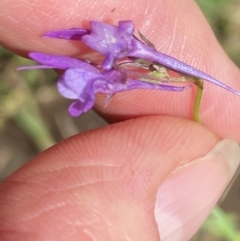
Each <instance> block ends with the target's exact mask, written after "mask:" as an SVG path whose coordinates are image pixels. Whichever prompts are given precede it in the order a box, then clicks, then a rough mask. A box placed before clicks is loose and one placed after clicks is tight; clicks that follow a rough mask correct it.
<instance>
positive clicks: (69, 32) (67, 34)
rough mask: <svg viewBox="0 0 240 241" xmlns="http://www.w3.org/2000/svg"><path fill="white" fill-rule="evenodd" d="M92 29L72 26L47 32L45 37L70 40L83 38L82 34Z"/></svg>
mask: <svg viewBox="0 0 240 241" xmlns="http://www.w3.org/2000/svg"><path fill="white" fill-rule="evenodd" d="M89 33H90V30H88V29H85V28H70V29H63V30H57V31H50V32H47V33H45V34H44V35H43V36H44V37H50V38H59V39H68V40H81V39H82V36H83V35H85V34H89Z"/></svg>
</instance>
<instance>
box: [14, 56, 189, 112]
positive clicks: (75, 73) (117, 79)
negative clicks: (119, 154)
mask: <svg viewBox="0 0 240 241" xmlns="http://www.w3.org/2000/svg"><path fill="white" fill-rule="evenodd" d="M29 56H30V57H31V58H32V59H33V60H35V61H37V62H39V63H40V64H41V65H37V66H30V67H29V66H28V67H20V68H18V69H19V70H21V69H34V68H36V69H38V68H54V69H62V70H64V73H63V74H62V76H61V77H60V79H59V80H58V83H57V88H58V91H59V93H60V94H61V95H62V96H63V97H65V98H67V99H73V100H75V101H74V102H73V103H72V104H71V105H70V106H69V109H68V110H69V113H70V115H71V116H79V115H81V114H82V113H83V112H86V111H88V110H89V109H91V108H92V107H93V105H94V101H95V94H96V93H98V92H101V93H105V94H108V100H109V99H110V98H111V96H113V95H114V94H115V93H118V92H121V91H128V90H133V89H155V90H164V91H182V90H184V89H186V88H189V86H183V87H180V86H171V85H165V84H153V83H147V82H143V81H139V80H137V79H133V78H131V77H129V76H128V73H129V72H128V71H127V70H126V69H124V68H117V67H116V68H112V69H111V70H99V69H97V68H96V67H94V66H92V65H91V64H89V63H87V62H84V61H81V60H78V59H75V58H71V57H66V56H57V55H51V54H42V53H30V55H29ZM131 73H132V72H131ZM132 75H134V73H132ZM149 78H150V77H149Z"/></svg>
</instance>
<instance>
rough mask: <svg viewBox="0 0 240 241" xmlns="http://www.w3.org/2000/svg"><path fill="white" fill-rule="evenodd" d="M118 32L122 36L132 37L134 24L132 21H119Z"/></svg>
mask: <svg viewBox="0 0 240 241" xmlns="http://www.w3.org/2000/svg"><path fill="white" fill-rule="evenodd" d="M118 30H119V32H120V33H122V34H124V35H125V34H126V35H127V34H128V35H129V36H132V35H133V33H134V24H133V22H132V21H130V20H127V21H119V22H118Z"/></svg>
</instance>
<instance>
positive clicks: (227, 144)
mask: <svg viewBox="0 0 240 241" xmlns="http://www.w3.org/2000/svg"><path fill="white" fill-rule="evenodd" d="M239 162H240V146H239V144H238V143H237V142H235V141H232V140H228V139H226V140H222V141H220V142H219V143H218V144H217V145H216V146H215V147H214V148H213V149H212V150H211V151H210V152H209V153H208V154H207V155H205V156H204V157H202V158H200V159H196V160H194V161H192V162H191V163H188V164H185V165H183V166H181V167H179V168H178V169H177V170H176V171H174V172H173V173H172V174H171V175H170V176H169V177H168V178H167V179H166V180H165V181H164V183H163V184H162V185H161V186H160V187H159V189H158V192H157V198H156V202H155V210H154V213H155V219H156V222H157V225H158V230H159V234H160V238H161V241H173V240H174V241H186V240H189V239H190V238H191V237H192V236H193V235H194V233H195V232H196V231H197V229H198V228H199V227H200V226H201V224H202V223H203V221H204V220H205V219H206V218H207V216H208V215H209V213H210V212H211V209H212V208H213V207H214V205H215V204H216V202H217V201H218V199H219V198H220V196H221V194H222V192H223V191H224V189H225V188H226V186H227V185H228V183H229V182H230V180H231V178H232V177H233V175H234V174H235V172H236V170H237V169H238V166H239Z"/></svg>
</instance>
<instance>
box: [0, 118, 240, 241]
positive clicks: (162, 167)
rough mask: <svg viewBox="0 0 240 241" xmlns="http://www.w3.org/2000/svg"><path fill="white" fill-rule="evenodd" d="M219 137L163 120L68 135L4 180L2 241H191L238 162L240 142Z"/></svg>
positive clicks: (1, 192)
mask: <svg viewBox="0 0 240 241" xmlns="http://www.w3.org/2000/svg"><path fill="white" fill-rule="evenodd" d="M186 136H187V137H188V138H186ZM202 136H204V139H203V138H201V137H202ZM217 142H218V139H217V138H216V137H215V136H214V135H213V134H212V133H211V132H209V131H208V130H206V129H204V128H203V127H201V126H199V125H196V124H195V123H192V122H189V121H184V120H181V119H177V118H173V117H157V116H153V117H144V118H138V119H135V120H129V121H125V122H121V123H118V124H114V125H110V126H108V127H106V128H102V129H99V130H95V131H91V132H88V133H85V134H81V135H77V136H74V137H72V138H69V139H67V140H65V141H63V142H62V143H59V144H58V145H56V146H54V147H52V148H50V149H49V150H47V151H45V152H44V153H42V154H40V155H39V156H37V157H36V158H34V160H32V161H31V162H30V163H29V164H27V165H26V166H24V167H23V168H22V169H20V170H19V171H17V172H16V173H15V174H13V175H12V176H11V177H10V178H8V179H7V180H6V181H5V182H4V183H2V184H1V186H0V195H1V197H2V198H1V200H0V210H1V211H0V212H1V215H0V223H1V227H0V240H2V241H12V240H18V241H32V240H34V241H44V240H51V241H59V240H62V241H65V240H66V241H68V240H71V241H75V240H76V241H77V240H78V241H79V240H85V241H88V240H100V241H101V240H102V241H106V240H133V241H134V240H136V241H141V240H144V241H145V240H153V241H158V240H159V239H160V238H159V237H161V240H162V241H165V240H188V238H189V237H190V236H191V235H192V234H193V232H195V231H196V229H197V228H198V227H199V225H200V224H201V222H202V220H203V219H204V218H205V217H206V216H207V214H208V213H209V212H210V209H211V208H212V206H213V205H214V203H215V202H216V201H217V199H218V198H219V196H220V194H221V192H222V191H223V189H224V187H225V186H226V185H227V183H228V182H229V180H230V179H231V177H232V175H233V173H234V169H235V168H236V165H237V164H238V163H239V159H238V160H237V161H236V162H235V166H234V165H232V163H233V161H234V160H235V159H236V158H237V157H239V148H238V145H236V144H235V143H234V142H231V141H226V143H227V144H226V143H225V142H223V143H225V144H220V147H219V144H217ZM216 144H217V147H216V148H217V149H216V148H214V146H215V145H216ZM211 150H213V151H212V152H211V153H212V154H208V155H206V156H205V154H206V153H208V152H210V151H211ZM229 151H230V152H231V153H233V154H234V155H233V156H231V155H225V154H224V153H228V152H229ZM237 155H238V156H237ZM202 156H205V157H204V158H203V159H199V160H198V161H192V160H195V159H197V158H198V157H202ZM234 158H235V159H234ZM173 170H175V171H174V172H173ZM171 173H172V174H171ZM203 173H204V177H203ZM202 177H203V178H202ZM203 179H204V180H203ZM157 193H158V195H157ZM156 196H157V200H156ZM196 197H201V205H200V202H198V201H197V200H196ZM155 203H156V204H155ZM191 203H195V204H196V205H192V206H190V208H189V209H188V207H189V204H191ZM155 205H156V207H155ZM154 208H155V216H154ZM183 210H184V213H183ZM201 212H202V214H201V215H199V213H201ZM185 217H187V218H185ZM186 220H187V222H186ZM156 221H157V223H156ZM189 221H191V225H190V226H189V225H188V222H189ZM176 223H178V224H179V225H176ZM159 232H160V235H159ZM169 237H170V238H169Z"/></svg>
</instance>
